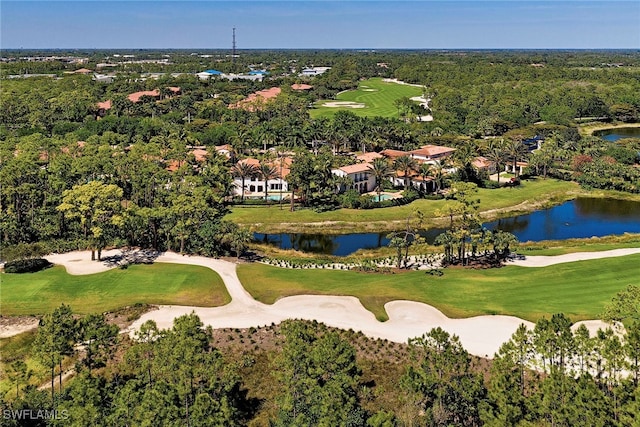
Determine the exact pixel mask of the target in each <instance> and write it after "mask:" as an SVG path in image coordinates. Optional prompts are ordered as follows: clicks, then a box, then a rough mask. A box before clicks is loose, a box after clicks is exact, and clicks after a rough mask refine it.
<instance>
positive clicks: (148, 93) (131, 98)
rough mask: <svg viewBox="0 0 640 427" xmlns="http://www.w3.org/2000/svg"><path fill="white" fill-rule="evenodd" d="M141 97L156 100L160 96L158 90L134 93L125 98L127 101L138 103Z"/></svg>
mask: <svg viewBox="0 0 640 427" xmlns="http://www.w3.org/2000/svg"><path fill="white" fill-rule="evenodd" d="M143 96H152V97H154V98H157V97H159V96H160V91H159V90H158V89H154V90H143V91H141V92H134V93H132V94H129V96H127V98H129V101H131V102H138V101H140V98H142V97H143Z"/></svg>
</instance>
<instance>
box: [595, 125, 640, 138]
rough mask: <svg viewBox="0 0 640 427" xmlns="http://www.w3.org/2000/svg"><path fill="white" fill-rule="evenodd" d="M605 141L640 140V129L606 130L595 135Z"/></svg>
mask: <svg viewBox="0 0 640 427" xmlns="http://www.w3.org/2000/svg"><path fill="white" fill-rule="evenodd" d="M593 134H594V135H595V136H598V137H600V138H602V139H604V140H605V141H611V142H615V141H617V140H619V139H622V138H640V127H637V128H630V127H629V128H615V129H605V130H601V131H597V132H594V133H593Z"/></svg>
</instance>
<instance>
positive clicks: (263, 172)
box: [257, 163, 279, 201]
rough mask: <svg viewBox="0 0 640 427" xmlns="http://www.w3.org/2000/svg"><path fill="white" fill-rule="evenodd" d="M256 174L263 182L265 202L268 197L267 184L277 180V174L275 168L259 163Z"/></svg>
mask: <svg viewBox="0 0 640 427" xmlns="http://www.w3.org/2000/svg"><path fill="white" fill-rule="evenodd" d="M257 172H258V174H259V175H260V176H261V177H262V179H263V180H264V200H265V201H266V200H267V197H268V193H267V192H268V186H269V184H268V182H269V180H270V179H273V178H277V177H278V176H279V174H278V171H277V170H276V168H275V167H274V166H272V165H270V164H268V163H261V164H260V167H259V168H258V170H257Z"/></svg>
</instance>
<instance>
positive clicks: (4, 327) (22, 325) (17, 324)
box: [0, 316, 40, 338]
mask: <svg viewBox="0 0 640 427" xmlns="http://www.w3.org/2000/svg"><path fill="white" fill-rule="evenodd" d="M39 322H40V321H39V320H38V318H37V317H31V316H16V317H0V338H9V337H12V336H14V335H18V334H21V333H23V332H27V331H31V330H32V329H36V328H37V327H38V323H39Z"/></svg>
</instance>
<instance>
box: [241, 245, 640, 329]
mask: <svg viewBox="0 0 640 427" xmlns="http://www.w3.org/2000/svg"><path fill="white" fill-rule="evenodd" d="M238 277H239V278H240V281H241V282H242V284H243V286H244V287H245V288H246V289H247V291H248V292H249V293H250V294H251V295H253V297H254V298H256V299H257V300H259V301H261V302H264V303H267V304H272V303H274V302H275V301H276V300H278V299H279V298H282V297H284V296H290V295H302V294H314V295H351V296H355V297H357V298H359V299H360V301H361V302H362V304H363V305H364V307H365V308H367V309H368V310H370V311H371V312H373V313H374V314H375V316H376V318H378V320H386V319H387V318H388V317H387V314H386V312H385V309H384V304H386V303H387V302H389V301H394V300H410V301H417V302H424V303H427V304H429V305H432V306H434V307H436V308H437V309H439V310H440V311H442V312H443V313H444V314H445V315H446V316H448V317H451V318H460V317H470V316H477V315H486V314H489V315H490V314H504V315H512V316H516V317H519V318H521V319H525V320H530V321H533V322H535V321H536V320H538V319H540V318H541V317H544V316H546V317H549V316H551V314H553V313H565V314H566V315H567V316H569V317H570V318H571V319H572V320H574V321H577V320H584V319H596V318H599V315H600V314H601V313H602V311H603V309H604V306H605V304H607V303H609V302H610V301H611V298H612V297H613V296H614V295H615V294H616V293H617V292H619V291H621V290H623V289H624V288H626V287H627V286H628V285H632V284H637V283H638V277H640V255H628V256H622V257H615V258H606V259H597V260H589V261H578V262H570V263H564V264H557V265H552V266H548V267H543V268H527V267H518V266H506V267H503V268H497V269H461V268H448V269H446V270H444V274H443V275H442V276H435V275H429V274H426V273H425V272H424V271H411V272H403V273H396V274H371V273H360V272H354V271H342V270H323V269H285V268H278V267H271V266H266V265H262V264H245V265H240V266H239V267H238Z"/></svg>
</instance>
